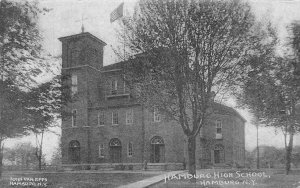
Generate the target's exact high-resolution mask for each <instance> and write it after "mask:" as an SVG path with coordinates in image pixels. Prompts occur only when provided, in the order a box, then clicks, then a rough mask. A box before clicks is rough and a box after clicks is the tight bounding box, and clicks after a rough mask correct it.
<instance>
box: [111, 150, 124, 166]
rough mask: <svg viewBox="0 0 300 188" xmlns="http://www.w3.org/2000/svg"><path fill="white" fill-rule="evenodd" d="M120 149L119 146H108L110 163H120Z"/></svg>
mask: <svg viewBox="0 0 300 188" xmlns="http://www.w3.org/2000/svg"><path fill="white" fill-rule="evenodd" d="M121 151H122V147H120V146H115V147H111V148H110V152H111V154H110V158H111V161H112V163H120V162H121V158H122V157H121Z"/></svg>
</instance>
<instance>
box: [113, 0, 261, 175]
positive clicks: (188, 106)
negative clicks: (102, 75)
mask: <svg viewBox="0 0 300 188" xmlns="http://www.w3.org/2000/svg"><path fill="white" fill-rule="evenodd" d="M122 23H123V25H122V26H123V27H124V31H123V30H120V33H119V35H120V41H121V42H124V45H125V47H126V53H125V54H124V55H126V56H127V58H128V57H129V60H128V61H129V62H128V63H126V65H125V68H124V74H125V80H126V81H127V83H128V84H129V85H130V86H131V88H132V89H133V93H134V94H135V97H137V98H138V99H139V100H140V101H141V102H142V103H143V105H145V106H146V107H147V108H158V109H159V110H160V111H161V112H162V113H163V114H165V115H166V116H167V117H168V118H170V119H171V120H176V121H177V122H179V124H180V126H181V127H182V130H183V132H184V134H185V136H186V137H187V140H188V168H189V173H190V174H195V173H196V165H195V149H196V139H195V138H196V136H197V135H198V133H199V131H200V129H201V128H202V127H203V126H205V125H206V124H207V120H208V118H209V116H210V114H212V113H213V111H212V109H213V108H212V106H213V104H214V103H213V100H212V98H213V97H214V96H215V94H220V92H222V91H224V90H225V89H226V88H228V87H229V86H231V85H233V84H234V83H235V79H237V78H239V76H238V75H239V74H240V73H241V71H242V70H245V66H246V65H245V64H244V60H245V59H246V58H247V57H248V56H249V52H251V51H253V49H254V48H257V45H258V44H259V43H260V41H261V40H262V38H264V37H265V36H264V35H256V34H257V32H258V31H260V29H261V28H260V27H259V26H257V27H254V26H255V19H254V16H253V15H252V13H251V10H250V6H249V5H248V4H246V3H244V2H242V1H236V0H230V1H221V0H217V1H211V0H195V1H192V0H191V1H185V0H167V1H160V0H152V1H150V0H140V1H139V2H138V5H137V7H136V9H135V13H134V15H133V17H130V18H124V19H123V22H122ZM122 53H123V50H120V51H119V53H118V54H119V55H120V57H122ZM122 58H124V57H122Z"/></svg>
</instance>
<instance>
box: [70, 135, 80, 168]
mask: <svg viewBox="0 0 300 188" xmlns="http://www.w3.org/2000/svg"><path fill="white" fill-rule="evenodd" d="M69 161H70V162H71V163H73V164H79V163H80V143H79V142H78V141H77V140H72V141H71V142H70V144H69Z"/></svg>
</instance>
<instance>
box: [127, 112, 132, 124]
mask: <svg viewBox="0 0 300 188" xmlns="http://www.w3.org/2000/svg"><path fill="white" fill-rule="evenodd" d="M132 123H133V110H132V109H130V110H126V125H131V124H132Z"/></svg>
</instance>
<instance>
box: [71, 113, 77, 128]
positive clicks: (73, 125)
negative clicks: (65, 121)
mask: <svg viewBox="0 0 300 188" xmlns="http://www.w3.org/2000/svg"><path fill="white" fill-rule="evenodd" d="M76 119H77V110H76V109H74V110H72V127H76Z"/></svg>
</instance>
